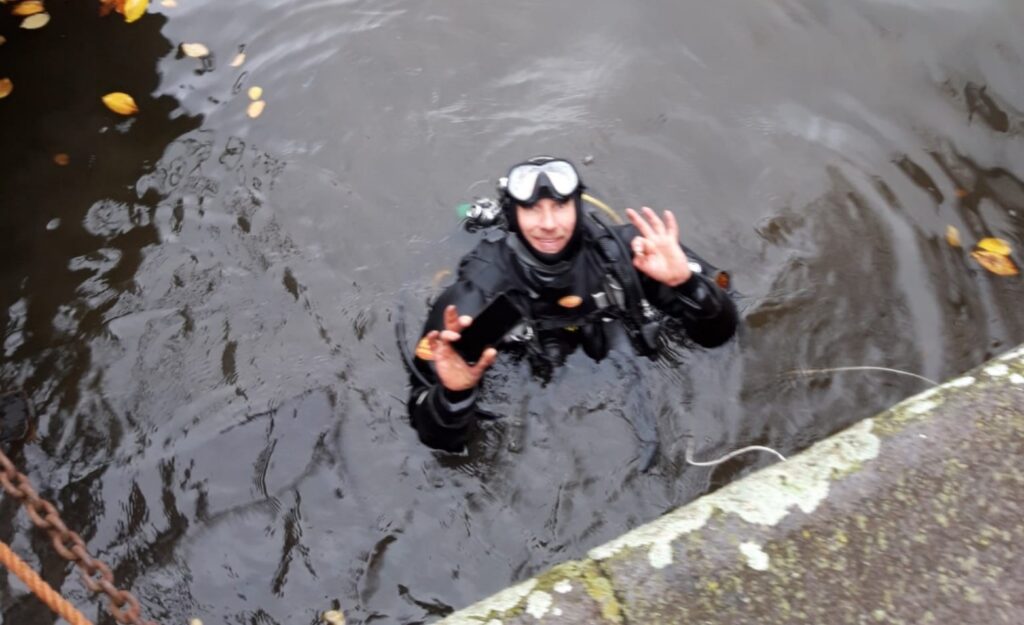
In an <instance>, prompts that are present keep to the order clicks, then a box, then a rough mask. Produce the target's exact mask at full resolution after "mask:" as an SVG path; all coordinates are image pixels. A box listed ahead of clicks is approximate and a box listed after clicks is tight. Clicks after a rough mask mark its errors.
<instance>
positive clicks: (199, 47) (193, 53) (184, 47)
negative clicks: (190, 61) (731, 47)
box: [181, 43, 210, 59]
mask: <svg viewBox="0 0 1024 625" xmlns="http://www.w3.org/2000/svg"><path fill="white" fill-rule="evenodd" d="M181 51H182V52H184V53H185V56H190V57H192V58H196V59H198V58H201V57H204V56H210V49H209V48H207V47H206V46H204V45H203V44H201V43H183V44H181Z"/></svg>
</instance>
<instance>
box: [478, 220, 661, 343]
mask: <svg viewBox="0 0 1024 625" xmlns="http://www.w3.org/2000/svg"><path fill="white" fill-rule="evenodd" d="M584 208H585V210H584V211H582V213H583V220H584V224H583V225H584V230H585V233H584V241H583V244H582V246H581V249H580V251H579V252H578V254H579V255H580V256H581V257H580V258H578V259H577V262H576V266H575V267H573V271H575V272H588V275H584V276H581V279H580V280H578V281H575V283H574V284H573V286H574V287H576V288H577V290H579V289H585V291H584V292H581V293H574V294H571V295H567V297H569V296H573V297H579V298H580V300H581V302H580V304H578V305H577V306H575V307H571V308H566V307H563V308H561V309H560V310H558V313H557V314H550V315H538V314H537V313H538V312H539V309H542V308H544V307H545V306H544V305H545V304H551V305H550V306H547V308H548V309H549V310H550V309H551V308H552V307H553V304H554V303H549V302H545V301H539V300H541V299H542V297H543V296H544V295H545V294H544V293H542V292H541V291H540V290H539V289H537V288H535V287H534V286H531V285H530V284H529V283H528V281H527V280H524V279H523V277H522V274H521V272H520V270H519V268H518V267H517V263H519V262H520V261H519V260H518V259H517V258H516V255H515V252H514V251H512V250H511V248H510V246H509V242H508V240H507V238H508V237H511V236H515V235H514V234H511V233H509V232H507V231H506V230H504V229H501V228H494V229H492V230H490V231H489V232H487V233H486V234H485V236H484V239H483V240H482V241H481V242H480V243H479V244H478V245H477V247H476V248H475V249H474V250H473V251H471V252H470V253H469V254H467V255H466V257H465V258H464V259H463V261H462V264H461V265H460V267H459V275H460V279H463V280H468V281H470V282H471V283H472V286H473V290H474V291H476V293H477V294H478V297H479V298H480V302H479V306H480V310H482V309H483V308H486V306H487V305H489V304H490V303H491V302H493V301H494V299H496V298H497V297H498V296H499V295H502V294H504V295H507V296H508V297H509V299H510V300H511V301H512V302H513V303H515V305H516V306H517V308H519V311H520V313H521V314H522V315H523V322H522V323H521V324H520V326H519V327H517V328H516V329H515V330H513V331H512V332H511V333H510V334H509V335H508V339H509V340H511V341H513V342H523V343H527V344H529V343H531V342H533V341H535V340H536V339H537V337H538V336H539V335H541V334H543V333H545V332H551V331H556V330H564V329H567V330H577V329H580V328H586V327H588V326H592V325H594V324H595V323H598V322H604V321H607V320H611V319H619V320H621V321H623V322H624V325H625V326H626V328H627V330H628V331H629V334H630V335H631V338H632V339H633V342H634V345H635V347H636V348H637V349H638V350H639V351H641V353H644V354H646V355H651V354H653V353H654V351H655V350H656V348H657V336H658V333H659V330H660V319H661V315H660V314H659V313H658V312H657V311H656V309H655V308H654V307H653V306H651V305H650V303H649V302H647V300H646V299H645V297H644V293H643V288H642V285H641V283H640V277H639V275H638V273H637V271H636V268H635V267H633V263H632V254H631V252H630V248H629V244H628V242H627V241H626V240H625V236H626V233H625V232H620V230H625V229H627V228H628V226H617V225H612V224H608V223H606V222H605V220H604V218H603V217H602V216H601V215H600V214H599V213H598V212H597V211H596V210H594V209H593V208H592V207H590V206H589V205H585V206H584ZM593 274H596V275H593ZM588 286H589V287H590V288H587V287H588ZM571 288H572V287H570V290H571ZM594 288H596V290H593V289H594ZM548 295H549V294H548ZM461 310H462V307H460V311H461ZM467 314H473V311H468V310H467ZM584 347H585V348H586V347H587V346H586V345H584ZM587 352H588V353H589V354H591V355H592V356H598V357H599V354H600V352H601V350H600V349H596V348H591V349H587Z"/></svg>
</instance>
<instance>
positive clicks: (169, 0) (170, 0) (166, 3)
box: [160, 0, 178, 9]
mask: <svg viewBox="0 0 1024 625" xmlns="http://www.w3.org/2000/svg"><path fill="white" fill-rule="evenodd" d="M160 6H162V7H167V8H168V9H173V8H174V7H176V6H178V3H177V2H175V1H174V0H162V1H161V2H160Z"/></svg>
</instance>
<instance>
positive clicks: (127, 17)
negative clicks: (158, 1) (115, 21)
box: [123, 0, 149, 24]
mask: <svg viewBox="0 0 1024 625" xmlns="http://www.w3.org/2000/svg"><path fill="white" fill-rule="evenodd" d="M147 8H149V0H124V11H123V13H124V21H126V22H128V23H129V24H131V23H132V22H134V21H135V20H137V19H139V18H140V17H142V16H143V15H145V14H146V9H147Z"/></svg>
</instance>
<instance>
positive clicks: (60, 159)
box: [53, 152, 71, 167]
mask: <svg viewBox="0 0 1024 625" xmlns="http://www.w3.org/2000/svg"><path fill="white" fill-rule="evenodd" d="M53 162H54V163H57V164H58V165H60V166H61V167H63V166H64V165H67V164H68V163H70V162H71V157H70V156H68V155H67V154H65V153H63V152H61V153H60V154H54V155H53Z"/></svg>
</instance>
